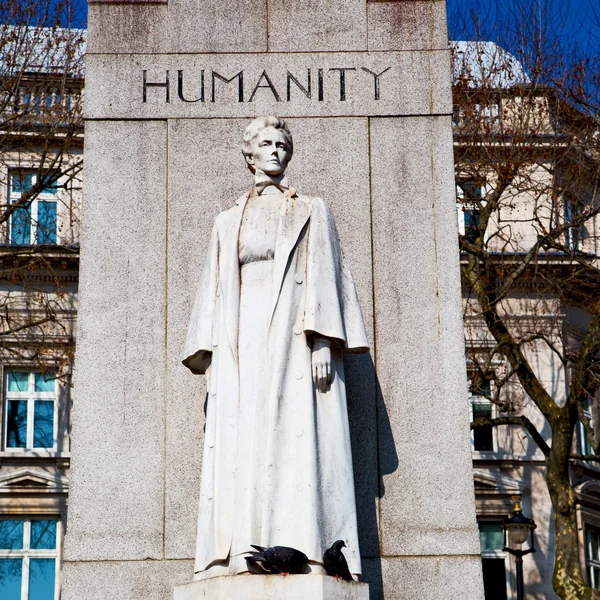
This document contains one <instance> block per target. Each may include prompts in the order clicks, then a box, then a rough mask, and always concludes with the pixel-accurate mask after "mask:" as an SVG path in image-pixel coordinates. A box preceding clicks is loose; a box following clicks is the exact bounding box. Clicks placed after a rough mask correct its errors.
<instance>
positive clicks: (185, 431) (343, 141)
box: [62, 0, 483, 600]
mask: <svg viewBox="0 0 600 600" xmlns="http://www.w3.org/2000/svg"><path fill="white" fill-rule="evenodd" d="M88 39H89V46H88V52H87V55H86V61H87V66H86V118H87V121H86V126H85V136H86V137H85V155H84V158H85V175H84V210H83V224H82V236H81V240H82V252H81V273H80V313H79V335H78V340H77V359H76V379H75V391H74V402H73V411H72V415H73V437H72V459H71V472H72V485H71V492H70V496H69V515H68V519H69V521H68V532H67V535H66V539H65V572H64V588H63V595H62V598H63V600H81V599H82V598H85V600H120V599H122V598H127V600H168V599H169V598H171V597H172V594H173V588H174V586H176V585H181V584H185V583H186V582H189V581H192V580H193V576H194V574H193V568H194V567H193V557H194V550H195V538H196V523H197V510H198V496H199V489H200V468H201V456H202V446H203V440H204V433H203V425H204V412H203V405H204V398H205V389H204V383H203V381H202V379H203V378H198V377H195V376H193V375H191V374H190V373H189V372H188V371H187V369H186V368H185V367H183V365H181V362H180V361H181V359H182V352H183V345H184V340H185V336H186V329H187V324H188V319H189V315H190V312H191V306H192V302H193V298H194V293H195V289H196V286H197V284H198V279H199V274H200V271H201V269H202V265H203V264H204V260H205V256H206V252H207V248H208V244H209V239H210V232H211V227H212V223H213V222H214V219H215V216H216V215H217V214H218V213H219V212H221V211H222V210H224V209H226V208H228V207H230V206H232V204H233V202H234V201H235V199H236V198H238V197H239V196H240V195H241V194H242V193H243V192H244V191H246V190H247V189H248V188H249V186H250V185H251V183H252V182H251V178H250V176H249V173H248V171H247V170H246V168H245V166H244V160H243V157H242V154H241V151H240V143H241V137H242V133H243V131H244V128H245V127H246V125H247V124H248V123H249V122H250V120H251V119H252V118H254V117H255V116H258V115H261V114H263V115H264V114H274V115H278V116H280V117H283V118H285V119H286V120H287V121H288V123H289V126H290V129H291V130H292V133H293V136H294V146H295V148H296V151H295V153H294V159H293V161H292V162H291V164H290V167H289V168H288V175H289V180H290V183H291V185H293V186H294V188H296V189H297V190H298V191H299V192H301V193H303V194H307V195H312V196H320V197H322V198H324V199H325V200H326V202H327V203H328V204H329V206H330V207H331V209H332V212H333V214H334V217H335V221H336V224H337V227H338V230H339V234H340V239H341V242H342V246H343V248H344V249H345V253H346V257H347V259H348V262H349V264H350V267H351V271H352V273H353V275H354V278H355V281H356V285H357V291H358V295H359V300H360V303H361V307H362V310H363V315H364V317H365V323H366V326H367V332H368V334H369V337H370V347H371V354H370V355H360V356H349V357H348V358H347V360H346V383H347V390H348V392H347V394H348V413H349V419H350V428H351V438H352V450H353V460H354V471H355V472H354V477H355V482H356V502H357V511H358V527H359V542H360V550H361V554H362V566H363V576H364V580H365V581H366V582H368V583H369V589H370V596H371V600H383V599H385V600H409V599H410V600H413V599H416V598H418V599H419V600H438V599H439V600H447V599H448V598H460V599H461V600H481V598H483V585H482V580H481V561H480V557H479V552H480V548H479V539H478V531H477V524H476V520H475V500H474V492H473V473H472V460H471V447H470V433H469V405H468V399H467V380H466V368H465V357H464V347H463V329H462V307H461V294H460V274H459V256H458V240H457V235H458V233H457V218H456V203H455V189H454V169H453V152H452V131H451V115H452V93H451V77H450V60H449V58H450V57H449V51H448V47H447V34H446V12H445V2H444V1H443V0H394V1H391V0H390V1H382V0H378V1H369V0H328V1H322V2H307V1H306V0H227V1H226V2H225V1H223V0H151V1H148V0H127V1H126V2H125V1H122V0H90V7H89V38H88ZM215 165H217V166H216V167H215ZM283 543H285V542H283ZM309 579H310V578H309ZM240 581H241V580H240ZM251 581H254V580H253V579H252V580H251ZM256 581H258V580H256ZM288 581H289V582H290V583H288ZM294 581H296V579H295V578H290V579H284V578H281V579H280V578H269V579H268V581H267V583H268V585H270V586H271V585H273V586H275V585H281V586H292V585H293V582H294ZM302 581H304V580H302ZM318 581H319V580H317V579H315V580H312V579H311V581H309V583H310V585H318V583H317V582H318ZM234 583H235V582H234ZM229 584H230V583H228V582H227V583H226V582H220V583H217V582H213V583H210V584H208V583H205V584H190V588H189V589H199V590H200V589H205V590H206V589H207V588H206V586H208V585H213V586H225V585H229ZM252 585H259V584H258V583H256V584H254V583H253V584H252ZM303 585H304V584H303ZM322 585H323V586H328V587H327V588H323V589H327V593H325V592H318V593H319V594H322V593H325V596H327V597H328V598H335V597H336V596H332V595H328V594H329V591H328V590H329V588H331V589H333V590H336V591H337V590H342V589H345V588H344V587H343V586H344V584H338V582H335V581H334V580H326V581H323V583H322ZM202 586H204V588H203V587H202ZM301 587H303V586H301ZM187 589H188V588H187V587H184V588H182V590H187ZM350 589H352V590H354V589H356V590H361V593H364V592H362V589H364V588H362V587H361V586H358V585H357V586H352V587H351V588H350ZM303 591H304V590H298V593H303ZM178 593H184V592H183V591H181V592H178ZM190 593H192V592H190ZM199 593H200V592H199ZM202 593H204V592H202ZM215 593H221V592H220V591H218V590H217V592H215ZM295 593H296V591H294V592H293V593H292V592H290V593H289V594H288V592H287V591H286V592H285V594H282V595H279V596H278V598H281V599H282V600H283V599H288V598H296V597H308V596H295V595H293V594H295ZM357 593H358V592H357ZM227 594H229V596H228V598H229V599H230V600H233V599H234V598H235V599H236V600H237V598H242V597H243V596H239V595H238V594H237V592H236V593H230V592H227ZM227 594H225V596H223V595H221V596H213V597H215V598H218V597H227ZM187 597H188V596H181V598H187ZM190 597H196V596H190ZM197 597H199V598H200V597H203V596H197ZM264 597H268V596H264ZM264 597H263V598H264ZM310 597H311V600H312V599H314V598H320V597H323V596H319V595H318V594H317V593H316V594H315V595H314V596H310ZM340 597H344V596H340ZM354 597H359V596H349V598H354ZM361 597H362V596H361ZM261 600H263V599H262V598H261Z"/></svg>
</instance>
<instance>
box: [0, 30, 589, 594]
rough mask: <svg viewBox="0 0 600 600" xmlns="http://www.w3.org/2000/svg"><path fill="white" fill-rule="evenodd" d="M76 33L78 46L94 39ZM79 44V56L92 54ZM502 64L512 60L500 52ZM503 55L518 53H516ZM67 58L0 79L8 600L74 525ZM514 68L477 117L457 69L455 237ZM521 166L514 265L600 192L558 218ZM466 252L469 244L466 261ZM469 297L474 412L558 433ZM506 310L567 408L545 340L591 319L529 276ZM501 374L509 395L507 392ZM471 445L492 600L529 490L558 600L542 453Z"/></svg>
mask: <svg viewBox="0 0 600 600" xmlns="http://www.w3.org/2000/svg"><path fill="white" fill-rule="evenodd" d="M67 39H69V38H67ZM77 40H79V41H77ZM38 42H39V39H38ZM69 43H73V44H75V45H77V44H83V38H82V37H81V36H79V37H76V38H74V39H71V41H70V42H69ZM77 47H78V48H80V46H77ZM463 51H466V50H465V48H464V47H463ZM496 51H497V49H493V48H492V49H491V50H490V49H489V48H487V49H486V51H485V52H484V53H483V56H485V57H486V59H485V61H484V62H483V64H479V67H481V71H482V72H483V71H485V69H486V68H489V67H490V62H489V58H490V52H491V56H492V57H493V56H494V52H496ZM78 52H79V54H78V56H79V58H81V56H82V50H81V48H80V49H79V50H78ZM479 55H480V56H481V55H482V54H481V53H480V54H479ZM58 58H60V56H59V57H57V59H58ZM63 58H64V57H63ZM501 60H507V56H506V55H505V54H503V55H502V59H501ZM508 60H509V61H513V57H510V56H509V57H508ZM36 61H37V62H36ZM58 62H60V61H59V60H54V61H50V63H48V62H46V63H44V61H43V60H41V61H40V59H39V55H38V54H35V53H33V57H32V61H31V64H29V65H26V66H23V65H21V67H20V69H19V73H20V74H19V75H18V77H17V74H16V72H11V70H10V69H8V68H5V69H4V71H5V73H4V75H2V77H4V85H5V87H6V89H7V90H9V91H10V98H9V101H7V102H5V103H4V104H3V105H2V119H3V132H2V133H0V135H1V137H0V205H2V207H3V213H4V217H3V220H2V222H1V223H0V236H1V237H0V263H1V270H0V273H1V274H2V277H1V279H0V298H1V300H0V310H1V314H0V319H1V329H0V335H1V336H2V338H1V339H2V344H1V346H2V353H1V355H0V358H1V365H0V379H1V381H2V402H1V405H0V417H1V420H0V423H1V436H0V597H2V598H3V599H4V598H9V599H10V600H58V599H59V597H60V584H61V566H60V565H61V553H62V542H63V537H64V532H65V529H66V525H67V506H68V490H69V452H70V443H71V442H70V389H71V385H72V381H71V378H72V365H73V356H74V351H75V339H76V333H77V331H76V316H77V282H78V264H79V263H78V255H79V254H78V250H79V228H78V222H79V215H80V210H81V201H82V198H81V179H82V171H81V156H82V147H83V129H82V123H81V112H80V106H81V95H82V90H83V71H82V69H81V66H80V65H79V66H78V67H75V66H73V67H70V68H67V69H65V68H64V67H60V65H58ZM471 64H473V63H471ZM505 72H509V73H511V75H510V77H508V79H506V80H502V81H500V82H498V81H496V82H495V84H494V85H493V86H488V88H486V93H485V94H484V95H481V97H480V98H479V99H478V98H477V91H476V90H473V89H471V88H472V86H469V85H467V88H468V89H467V90H466V91H467V92H468V94H467V95H468V96H469V100H468V103H467V105H466V106H468V107H469V110H472V111H473V113H469V112H468V111H467V112H465V108H464V107H465V104H464V103H463V101H462V99H461V98H462V96H461V95H463V96H464V93H465V89H464V86H461V81H460V78H461V76H462V75H464V70H461V69H460V68H459V69H458V70H456V69H455V80H456V81H455V82H456V99H457V102H456V107H457V108H456V111H455V152H456V179H457V216H458V225H459V231H460V233H461V234H462V235H463V236H466V237H467V238H468V237H469V235H471V234H476V230H477V229H478V228H479V227H480V224H481V221H480V219H481V209H482V206H485V202H486V198H487V197H489V196H490V195H491V194H493V193H494V191H495V190H496V189H497V188H498V182H497V179H496V178H497V171H494V169H493V168H490V165H489V162H488V164H486V161H489V159H490V157H492V156H493V155H492V154H491V153H490V152H487V154H486V153H482V152H481V149H482V145H481V143H480V142H481V139H479V140H477V143H476V144H474V143H473V136H472V135H469V127H472V126H473V118H474V117H473V115H475V126H476V128H477V130H478V131H480V129H481V127H483V128H484V130H485V132H486V134H490V132H491V133H493V132H494V131H495V128H498V127H500V126H501V121H502V119H504V121H505V124H506V122H510V121H511V119H513V120H514V118H515V117H514V114H515V113H517V114H518V110H517V109H516V108H515V106H516V104H518V102H519V94H515V93H514V92H513V91H511V90H513V88H514V86H515V85H521V86H522V85H524V84H527V81H526V75H525V73H524V70H523V69H522V68H521V67H520V65H518V64H517V63H515V62H511V67H510V69H508V70H507V71H505ZM521 89H522V88H521ZM519 93H521V92H519ZM536 93H537V92H536ZM550 98H551V95H548V94H541V95H537V96H536V97H535V100H534V105H535V106H536V107H537V108H538V109H539V112H538V113H536V115H537V118H538V119H539V122H538V124H537V125H536V127H537V128H538V130H539V131H538V133H539V132H542V133H543V135H544V136H545V137H544V139H536V141H535V144H533V145H530V146H529V151H530V152H532V151H535V152H538V151H539V153H540V156H543V155H544V152H542V150H543V149H544V144H547V143H548V139H551V138H552V137H553V136H555V135H556V120H553V119H552V117H551V115H552V106H551V101H550V100H549V99H550ZM461 111H462V112H461ZM67 114H68V115H69V117H68V118H67V117H66V115H67ZM471 133H472V131H471ZM523 164H524V165H525V164H529V167H528V168H527V169H526V170H527V177H526V178H525V179H526V183H525V184H523V182H522V181H521V182H519V183H515V184H514V185H509V186H507V187H506V189H505V190H504V192H503V194H504V198H506V199H507V200H506V202H503V203H501V204H500V208H499V210H497V211H495V213H494V215H493V218H492V220H491V223H490V225H489V226H488V228H487V229H486V236H487V241H488V245H489V249H490V250H491V252H492V255H493V257H494V260H496V261H498V262H501V261H503V260H504V261H505V260H515V259H516V258H517V257H519V256H522V255H523V254H526V253H527V252H528V251H529V250H530V249H531V247H532V245H534V244H535V243H536V241H537V236H538V233H539V231H538V230H537V229H536V223H537V219H538V217H539V215H540V214H544V210H547V213H548V214H547V215H546V216H547V218H549V219H555V220H558V222H560V221H561V219H562V220H563V222H564V221H568V220H572V219H573V214H577V211H581V208H582V206H586V204H589V203H590V202H592V203H593V202H595V201H596V200H595V197H594V196H593V195H590V194H589V193H587V192H586V193H581V194H579V193H576V194H573V195H571V196H570V197H568V198H563V197H561V198H560V199H559V201H558V205H559V206H560V207H561V208H560V210H559V212H558V213H556V210H555V207H554V206H553V205H547V198H546V199H544V198H545V196H544V194H546V195H547V193H548V191H549V190H552V189H553V188H554V183H553V179H552V178H549V175H548V172H549V169H548V168H547V166H545V165H544V161H543V160H542V159H539V158H538V157H536V158H535V160H533V161H531V160H529V162H528V161H527V160H524V161H523ZM544 190H545V191H544ZM553 201H554V200H553ZM553 211H554V212H553ZM548 215H549V216H548ZM598 224H599V223H598V222H597V220H596V221H594V222H593V223H590V224H588V226H587V229H586V230H585V231H584V228H582V227H580V226H577V227H570V228H569V227H567V228H565V231H564V235H563V238H562V241H563V244H564V245H565V246H566V247H568V248H571V249H572V250H573V251H585V252H586V253H588V254H590V255H594V256H597V253H598V247H597V243H598V239H597V237H596V231H597V229H594V227H596V225H598ZM545 260H546V263H547V264H545V265H540V264H537V263H536V267H539V268H545V267H546V266H549V268H550V267H551V268H552V269H554V268H555V267H556V265H558V264H560V265H562V266H563V267H564V268H563V273H568V270H569V267H568V266H567V265H564V264H563V263H564V257H563V256H562V255H560V253H554V254H551V255H550V254H549V255H548V256H546V257H545ZM467 262H468V256H467V255H466V254H464V253H463V264H466V263H467ZM464 307H465V337H466V340H467V346H468V361H467V365H466V368H467V371H468V373H469V378H470V382H471V388H470V404H471V411H472V416H473V418H477V417H484V418H495V417H498V416H502V415H510V414H515V413H517V412H518V413H519V414H525V415H527V417H528V418H529V419H530V421H531V422H532V423H533V424H534V425H535V426H536V427H537V428H538V430H539V431H540V432H541V433H542V435H543V436H544V437H545V438H546V439H547V441H550V440H549V431H548V428H547V427H546V425H545V423H544V419H543V416H542V415H541V413H540V412H539V410H538V409H537V408H536V407H535V405H534V404H533V403H532V402H531V400H529V399H528V398H527V395H526V394H525V393H524V392H523V390H522V389H520V388H519V386H518V385H515V384H514V382H512V381H502V379H503V374H506V369H507V366H506V363H505V361H503V360H502V358H501V356H500V355H499V354H498V353H496V352H495V351H494V350H495V346H496V344H495V341H494V340H493V338H492V336H491V335H490V334H489V332H488V331H487V329H486V326H485V324H484V322H483V321H482V318H481V314H480V307H479V306H478V304H477V302H476V301H474V300H473V296H472V293H471V290H470V288H469V286H468V285H465V286H464ZM503 310H504V314H505V316H506V319H507V322H509V323H510V327H511V328H513V330H514V331H518V332H520V334H521V335H523V336H527V335H529V336H530V337H531V338H532V339H531V340H530V341H528V342H527V344H526V348H525V352H526V354H527V356H528V358H529V359H530V362H531V364H532V365H534V370H535V372H536V375H537V377H538V378H539V380H540V381H542V382H543V383H544V385H545V386H546V388H547V390H548V392H549V393H550V394H551V395H552V397H553V398H554V399H555V401H556V402H557V403H558V404H560V403H562V402H564V401H565V398H566V395H567V394H568V388H569V377H570V373H569V372H568V369H565V368H564V365H563V364H562V363H561V361H559V360H558V359H557V357H556V352H555V351H554V350H553V349H552V348H551V347H549V345H548V343H547V342H548V340H550V341H551V342H552V344H553V345H554V346H556V347H557V348H559V349H560V350H564V351H566V350H568V348H570V347H575V346H576V345H577V343H578V341H579V340H580V339H581V338H582V335H583V333H584V332H585V328H586V326H587V320H586V317H585V315H584V314H583V313H582V312H581V311H580V310H579V309H577V308H576V307H575V306H573V305H570V304H569V303H568V302H567V301H566V300H565V298H564V297H562V296H561V297H558V296H556V295H553V294H551V293H550V292H549V291H548V290H547V289H543V290H542V289H540V288H539V287H536V284H535V281H534V278H533V277H532V276H531V274H530V273H529V271H528V270H524V271H523V273H522V274H521V275H520V276H519V278H517V280H516V281H515V282H514V285H513V286H512V287H511V288H510V293H509V294H507V296H506V299H505V301H504V305H503ZM532 332H538V333H539V332H542V334H543V336H538V337H537V338H536V337H535V336H534V335H532ZM488 359H489V360H488ZM482 364H484V365H486V369H485V370H483V369H482ZM482 372H484V374H489V373H490V372H494V374H495V378H490V377H488V378H487V379H486V378H485V377H483V378H482V377H481V375H482ZM498 381H501V382H502V386H500V387H502V390H500V389H496V387H497V386H498ZM596 399H597V398H596V397H594V396H593V394H592V395H591V396H590V402H589V406H588V407H587V408H586V411H587V414H588V416H589V418H590V419H591V420H593V419H594V416H595V413H596V408H595V406H596V405H595V401H596ZM577 434H578V435H577V439H576V440H574V446H576V447H574V453H575V454H578V455H585V454H590V453H591V448H590V440H589V437H588V434H586V431H585V427H584V425H583V422H582V423H581V425H580V426H579V427H578V430H577ZM472 444H473V475H474V481H475V494H476V504H477V514H478V520H479V525H480V534H481V549H482V559H483V565H484V579H485V582H486V599H487V600H492V599H494V600H495V599H498V600H504V599H507V598H511V597H512V596H513V595H514V590H515V564H514V559H513V558H512V557H511V556H510V555H509V554H508V553H507V552H505V550H504V537H503V534H502V530H501V527H500V525H501V523H502V520H503V519H504V517H505V516H506V515H507V514H509V512H510V510H511V508H512V499H513V498H515V497H517V498H520V499H521V500H522V502H523V508H524V512H525V513H526V514H527V515H529V516H531V517H533V518H534V520H535V521H536V523H537V530H536V546H537V550H538V551H537V552H536V553H535V554H533V555H531V556H528V557H527V558H526V559H525V586H526V591H527V597H528V598H532V599H533V598H536V599H538V598H539V599H542V598H544V599H546V598H554V597H556V596H555V594H554V592H553V591H552V571H553V563H554V545H553V544H554V542H553V539H554V536H553V527H554V524H553V517H552V514H553V513H552V507H551V502H550V497H549V495H548V491H547V488H546V484H545V480H544V476H545V466H544V465H545V457H544V455H543V453H542V451H541V450H540V449H539V448H538V446H537V445H536V444H535V443H534V442H533V441H532V439H531V437H529V436H528V434H527V433H526V432H525V431H524V430H523V429H522V428H519V427H516V426H513V425H501V426H498V427H492V426H485V427H478V428H475V429H473V431H472ZM596 464H597V463H594V462H590V461H585V460H574V461H573V463H572V481H573V483H574V485H576V489H577V491H578V495H579V498H580V502H579V504H578V508H577V510H578V524H579V544H580V557H581V569H582V572H584V573H585V575H586V577H587V579H588V581H589V582H590V584H591V585H593V586H594V587H596V588H598V589H600V554H599V552H600V551H599V550H598V548H599V545H600V469H599V468H598V467H597V466H596Z"/></svg>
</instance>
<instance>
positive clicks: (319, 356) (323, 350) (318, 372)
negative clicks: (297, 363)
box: [312, 336, 331, 392]
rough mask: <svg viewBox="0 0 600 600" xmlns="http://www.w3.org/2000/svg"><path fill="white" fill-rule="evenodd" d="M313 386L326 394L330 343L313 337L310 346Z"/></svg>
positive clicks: (329, 372)
mask: <svg viewBox="0 0 600 600" xmlns="http://www.w3.org/2000/svg"><path fill="white" fill-rule="evenodd" d="M312 378H313V385H314V386H315V388H317V389H318V390H319V391H320V392H326V391H327V388H328V387H329V385H330V383H331V342H330V340H329V339H328V338H323V337H320V336H315V337H314V339H313V344H312Z"/></svg>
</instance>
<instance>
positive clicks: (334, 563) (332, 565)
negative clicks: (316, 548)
mask: <svg viewBox="0 0 600 600" xmlns="http://www.w3.org/2000/svg"><path fill="white" fill-rule="evenodd" d="M345 547H346V544H345V543H344V540H338V541H337V542H334V543H333V546H331V548H329V550H325V554H323V564H324V565H325V570H326V571H327V575H331V576H332V577H335V578H336V579H338V578H339V577H341V578H342V579H345V580H346V581H354V579H353V577H352V575H350V570H349V569H348V563H347V562H346V557H345V556H344V555H343V554H342V548H345Z"/></svg>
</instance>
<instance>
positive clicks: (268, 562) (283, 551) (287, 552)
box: [246, 544, 308, 575]
mask: <svg viewBox="0 0 600 600" xmlns="http://www.w3.org/2000/svg"><path fill="white" fill-rule="evenodd" d="M250 545H251V546H252V547H253V548H254V549H256V550H257V551H258V552H252V551H249V552H248V554H250V556H246V560H247V561H248V562H250V563H252V564H256V563H260V566H261V567H262V568H263V569H264V570H265V571H267V572H268V573H275V574H280V573H281V574H283V575H287V574H290V573H291V574H296V575H297V574H299V573H301V572H302V569H303V568H304V567H305V565H306V564H307V563H308V557H307V556H306V554H304V553H303V552H300V550H296V549H295V548H288V547H287V546H272V547H271V548H263V547H262V546H255V545H254V544H250Z"/></svg>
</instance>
